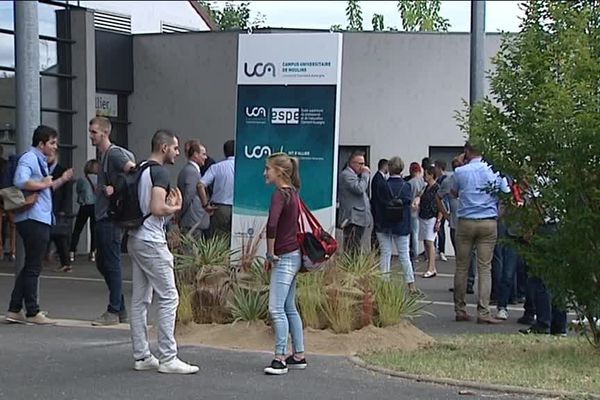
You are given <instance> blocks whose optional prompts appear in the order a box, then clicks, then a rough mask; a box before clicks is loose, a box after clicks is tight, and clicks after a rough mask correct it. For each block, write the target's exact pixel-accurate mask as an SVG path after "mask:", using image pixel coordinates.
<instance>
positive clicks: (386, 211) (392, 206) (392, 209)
mask: <svg viewBox="0 0 600 400" xmlns="http://www.w3.org/2000/svg"><path fill="white" fill-rule="evenodd" d="M405 184H406V183H405V182H402V186H400V190H398V194H397V195H395V194H394V192H393V191H392V188H391V187H390V185H389V184H388V183H386V186H387V187H388V189H389V191H390V195H391V196H392V198H391V199H390V200H389V201H388V202H387V203H385V205H384V207H383V217H384V218H385V220H386V222H393V223H398V222H402V219H403V217H404V203H403V201H402V199H401V198H400V193H401V192H402V188H403V187H404V185H405Z"/></svg>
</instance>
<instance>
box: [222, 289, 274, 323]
mask: <svg viewBox="0 0 600 400" xmlns="http://www.w3.org/2000/svg"><path fill="white" fill-rule="evenodd" d="M268 305H269V296H268V295H267V294H266V293H261V292H260V291H258V290H251V289H243V288H236V289H234V291H233V299H232V301H231V303H230V308H231V315H232V316H233V322H238V321H247V322H252V321H259V320H264V319H266V318H267V313H268Z"/></svg>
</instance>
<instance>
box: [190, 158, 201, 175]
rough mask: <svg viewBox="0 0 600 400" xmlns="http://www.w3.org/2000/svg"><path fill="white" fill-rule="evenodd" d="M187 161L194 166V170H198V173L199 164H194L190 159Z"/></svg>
mask: <svg viewBox="0 0 600 400" xmlns="http://www.w3.org/2000/svg"><path fill="white" fill-rule="evenodd" d="M189 163H190V164H192V165H193V166H194V168H195V169H196V171H198V173H200V166H199V165H198V164H196V162H195V161H192V160H190V161H189Z"/></svg>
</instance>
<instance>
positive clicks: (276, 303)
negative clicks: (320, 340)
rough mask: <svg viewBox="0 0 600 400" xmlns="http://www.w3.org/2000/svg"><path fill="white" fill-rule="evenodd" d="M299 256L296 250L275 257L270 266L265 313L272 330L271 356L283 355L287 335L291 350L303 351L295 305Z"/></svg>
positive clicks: (298, 316)
mask: <svg viewBox="0 0 600 400" xmlns="http://www.w3.org/2000/svg"><path fill="white" fill-rule="evenodd" d="M301 262H302V258H301V255H300V250H295V251H292V252H291V253H286V254H282V255H280V256H279V261H277V262H276V263H274V265H273V269H271V285H270V288H269V314H270V315H271V320H272V322H273V328H274V330H275V355H276V356H279V355H287V344H288V334H289V333H291V335H292V346H293V348H294V349H293V350H294V353H303V352H304V333H303V332H302V319H301V318H300V314H299V313H298V309H297V308H296V275H297V274H298V271H299V270H300V266H301Z"/></svg>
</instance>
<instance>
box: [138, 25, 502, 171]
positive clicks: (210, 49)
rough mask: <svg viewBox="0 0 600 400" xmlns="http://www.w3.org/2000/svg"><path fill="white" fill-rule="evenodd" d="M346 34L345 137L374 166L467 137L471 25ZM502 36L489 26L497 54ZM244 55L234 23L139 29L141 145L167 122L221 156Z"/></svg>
mask: <svg viewBox="0 0 600 400" xmlns="http://www.w3.org/2000/svg"><path fill="white" fill-rule="evenodd" d="M343 43H344V44H343V46H344V49H343V64H342V92H341V93H342V94H341V95H342V100H341V123H340V145H366V146H370V155H371V164H372V166H374V165H376V162H377V160H378V159H379V158H389V157H391V156H394V155H399V156H400V157H402V159H403V160H404V161H405V164H407V167H406V169H408V163H409V162H411V161H419V162H420V160H421V158H423V157H425V156H428V155H429V146H436V147H437V146H445V147H447V146H456V147H458V146H461V145H462V144H464V136H463V133H462V132H460V130H459V129H458V127H457V125H456V120H455V118H454V114H455V112H456V111H457V110H462V109H463V100H468V97H469V35H468V34H462V33H450V34H437V33H346V34H344V39H343ZM499 43H500V36H499V35H495V34H488V35H487V38H486V52H487V55H488V57H489V56H492V55H493V54H495V53H496V52H497V50H498V48H499ZM184 55H185V56H184ZM174 60H177V61H176V62H175V61H174ZM236 60H237V34H235V33H222V32H215V33H189V34H177V35H144V36H136V37H134V87H135V90H134V92H133V94H132V96H131V97H130V120H131V121H132V124H131V126H130V130H129V132H130V134H129V137H130V144H132V147H133V148H134V149H135V148H136V146H141V147H140V149H143V151H144V152H146V151H147V149H148V144H147V142H148V141H149V139H148V136H149V135H151V133H152V132H154V130H155V129H156V128H158V127H160V126H165V127H171V128H173V129H175V130H176V131H177V132H178V133H180V134H181V135H182V137H183V139H184V140H185V139H187V138H190V137H199V138H200V139H201V140H202V141H203V142H205V143H206V144H207V146H208V150H209V152H210V153H211V154H213V155H215V154H216V157H215V158H217V159H220V158H221V148H220V147H221V144H222V142H223V141H224V140H226V139H229V138H231V137H233V134H234V130H235V103H236V88H235V87H236V84H235V82H236V70H235V68H236ZM489 68H490V63H489V61H488V62H487V64H486V70H487V69H489ZM142 138H144V139H143V140H141V141H140V140H138V139H142Z"/></svg>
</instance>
